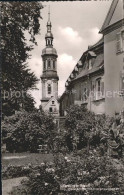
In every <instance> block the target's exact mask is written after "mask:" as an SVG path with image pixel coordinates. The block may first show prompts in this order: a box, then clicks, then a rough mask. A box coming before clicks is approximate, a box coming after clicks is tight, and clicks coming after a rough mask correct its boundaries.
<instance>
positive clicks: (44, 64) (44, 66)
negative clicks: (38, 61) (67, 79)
mask: <svg viewBox="0 0 124 195" xmlns="http://www.w3.org/2000/svg"><path fill="white" fill-rule="evenodd" d="M43 68H44V70H45V69H46V62H45V60H44V62H43Z"/></svg>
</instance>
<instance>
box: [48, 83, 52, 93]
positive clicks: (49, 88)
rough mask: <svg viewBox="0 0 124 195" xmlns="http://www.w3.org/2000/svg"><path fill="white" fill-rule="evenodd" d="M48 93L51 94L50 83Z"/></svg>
mask: <svg viewBox="0 0 124 195" xmlns="http://www.w3.org/2000/svg"><path fill="white" fill-rule="evenodd" d="M48 94H51V85H50V84H48Z"/></svg>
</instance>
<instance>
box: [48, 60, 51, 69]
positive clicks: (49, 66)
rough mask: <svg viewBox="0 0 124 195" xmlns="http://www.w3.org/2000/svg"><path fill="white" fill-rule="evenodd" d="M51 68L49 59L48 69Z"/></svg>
mask: <svg viewBox="0 0 124 195" xmlns="http://www.w3.org/2000/svg"><path fill="white" fill-rule="evenodd" d="M50 68H51V65H50V60H48V69H50Z"/></svg>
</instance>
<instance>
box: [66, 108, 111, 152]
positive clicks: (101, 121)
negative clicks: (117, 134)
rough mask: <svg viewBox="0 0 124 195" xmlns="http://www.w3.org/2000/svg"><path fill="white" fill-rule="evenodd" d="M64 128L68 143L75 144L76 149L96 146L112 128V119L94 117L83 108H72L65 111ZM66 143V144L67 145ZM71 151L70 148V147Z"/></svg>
mask: <svg viewBox="0 0 124 195" xmlns="http://www.w3.org/2000/svg"><path fill="white" fill-rule="evenodd" d="M67 113H68V114H67V116H66V120H65V127H66V129H67V138H68V140H70V141H69V142H72V143H74V142H76V143H75V144H77V146H78V149H81V148H82V147H84V146H86V145H88V143H89V142H90V144H92V145H94V146H97V145H99V143H100V139H101V138H102V136H103V135H104V134H107V133H108V132H109V130H110V128H111V126H112V122H113V120H114V119H113V118H110V117H108V116H105V115H95V114H94V113H92V112H90V111H88V110H87V109H86V108H85V107H83V106H81V107H80V106H78V105H75V106H72V107H70V108H69V109H68V110H67ZM69 142H68V143H69ZM71 149H72V147H71Z"/></svg>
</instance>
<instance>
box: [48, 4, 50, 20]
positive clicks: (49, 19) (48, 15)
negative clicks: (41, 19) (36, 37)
mask: <svg viewBox="0 0 124 195" xmlns="http://www.w3.org/2000/svg"><path fill="white" fill-rule="evenodd" d="M48 21H49V22H50V5H49V11H48Z"/></svg>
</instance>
